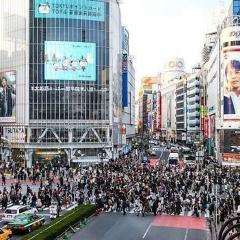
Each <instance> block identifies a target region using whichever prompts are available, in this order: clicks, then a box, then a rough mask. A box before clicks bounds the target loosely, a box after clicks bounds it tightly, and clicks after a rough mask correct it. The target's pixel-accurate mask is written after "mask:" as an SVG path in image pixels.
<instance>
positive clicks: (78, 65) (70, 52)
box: [44, 41, 96, 81]
mask: <svg viewBox="0 0 240 240" xmlns="http://www.w3.org/2000/svg"><path fill="white" fill-rule="evenodd" d="M44 47H45V51H44V52H45V55H44V78H45V80H76V81H79V80H81V81H96V44H95V43H85V42H63V41H45V43H44Z"/></svg>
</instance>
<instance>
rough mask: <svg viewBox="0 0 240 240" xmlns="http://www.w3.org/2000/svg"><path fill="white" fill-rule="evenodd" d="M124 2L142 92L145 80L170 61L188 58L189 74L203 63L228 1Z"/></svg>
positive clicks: (165, 0) (126, 21) (137, 82)
mask: <svg viewBox="0 0 240 240" xmlns="http://www.w3.org/2000/svg"><path fill="white" fill-rule="evenodd" d="M121 2H122V3H121V14H122V24H123V25H124V26H126V27H127V29H128V31H129V34H130V55H133V57H134V58H133V59H134V67H135V71H136V87H137V88H138V87H139V85H140V79H141V78H142V77H143V76H156V75H157V74H158V73H159V72H161V70H162V67H163V64H164V63H165V62H166V61H167V60H168V59H170V58H173V57H182V58H184V60H185V65H186V70H187V71H190V70H191V67H192V66H194V65H195V64H196V63H198V62H200V60H201V49H202V47H203V43H204V36H205V33H206V32H208V31H211V30H212V29H211V28H212V26H213V25H214V24H215V22H216V14H214V13H215V12H216V9H219V8H221V7H222V6H226V3H227V2H228V0H121ZM214 16H215V17H214Z"/></svg>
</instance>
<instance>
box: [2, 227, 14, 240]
mask: <svg viewBox="0 0 240 240" xmlns="http://www.w3.org/2000/svg"><path fill="white" fill-rule="evenodd" d="M11 236H12V231H11V230H10V229H0V240H9V239H10V237H11Z"/></svg>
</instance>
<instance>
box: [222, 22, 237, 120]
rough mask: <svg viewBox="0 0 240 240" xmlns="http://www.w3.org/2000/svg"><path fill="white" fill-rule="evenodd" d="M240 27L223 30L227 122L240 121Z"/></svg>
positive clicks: (223, 74)
mask: <svg viewBox="0 0 240 240" xmlns="http://www.w3.org/2000/svg"><path fill="white" fill-rule="evenodd" d="M239 31H240V27H239V26H234V27H228V28H226V29H224V30H223V32H222V36H221V41H222V43H221V44H222V49H223V50H222V78H223V88H224V89H223V116H224V120H225V121H231V120H233V121H240V54H239V53H240V46H239V43H238V42H239V40H240V34H239Z"/></svg>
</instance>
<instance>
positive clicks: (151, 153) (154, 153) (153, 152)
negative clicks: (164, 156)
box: [149, 149, 157, 156]
mask: <svg viewBox="0 0 240 240" xmlns="http://www.w3.org/2000/svg"><path fill="white" fill-rule="evenodd" d="M149 154H150V156H157V154H156V152H155V151H154V150H153V149H151V150H150V152H149Z"/></svg>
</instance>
